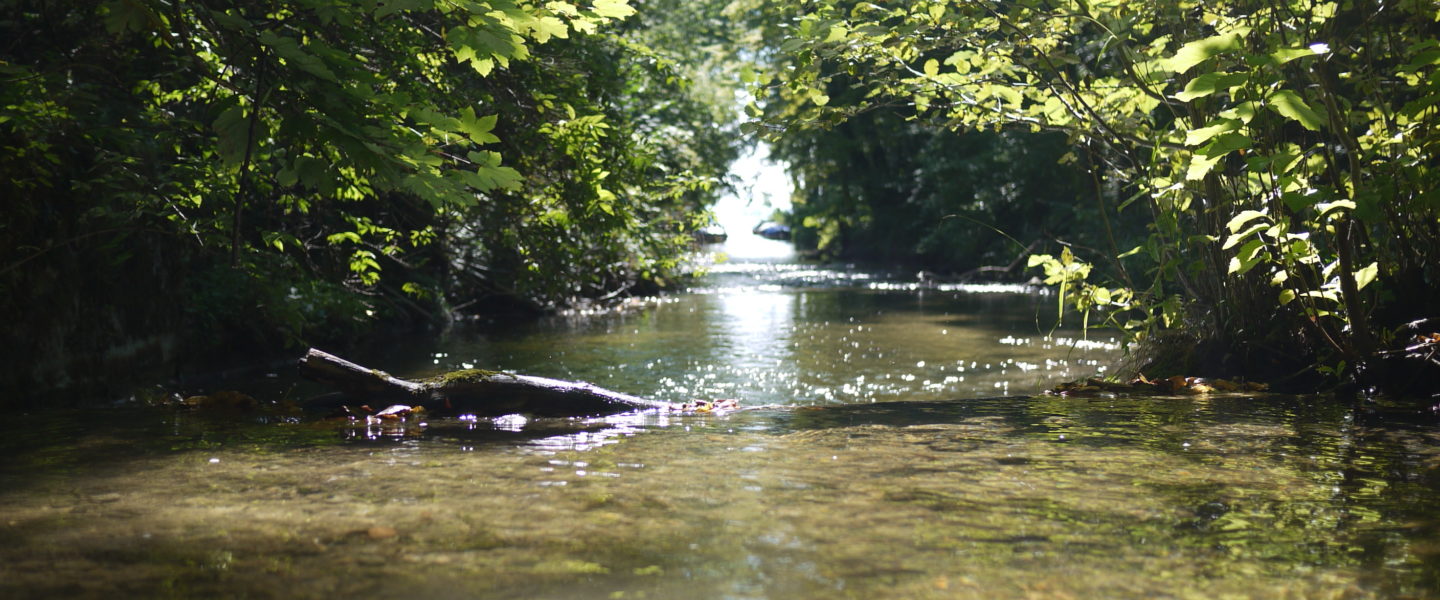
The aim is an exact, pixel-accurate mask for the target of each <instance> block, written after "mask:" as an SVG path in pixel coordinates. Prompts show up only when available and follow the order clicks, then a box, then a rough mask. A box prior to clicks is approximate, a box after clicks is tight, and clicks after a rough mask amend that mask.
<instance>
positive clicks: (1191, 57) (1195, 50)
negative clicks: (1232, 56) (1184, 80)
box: [1165, 33, 1240, 73]
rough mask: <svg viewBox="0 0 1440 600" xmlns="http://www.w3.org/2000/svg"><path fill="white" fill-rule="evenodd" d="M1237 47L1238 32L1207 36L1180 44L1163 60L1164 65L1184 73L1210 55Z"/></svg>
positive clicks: (1238, 45) (1238, 40)
mask: <svg viewBox="0 0 1440 600" xmlns="http://www.w3.org/2000/svg"><path fill="white" fill-rule="evenodd" d="M1239 49H1240V34H1238V33H1227V34H1224V35H1217V36H1213V37H1208V38H1205V39H1203V40H1195V41H1193V42H1190V43H1188V44H1185V45H1184V46H1181V47H1180V50H1179V51H1177V52H1176V53H1175V56H1172V57H1170V59H1169V60H1167V61H1165V66H1166V67H1167V68H1169V69H1170V70H1171V71H1174V72H1176V73H1184V72H1186V71H1189V70H1190V68H1191V67H1193V66H1195V65H1198V64H1200V63H1202V62H1204V61H1205V60H1206V59H1208V58H1210V57H1212V56H1216V55H1219V54H1222V53H1225V52H1231V51H1234V50H1239Z"/></svg>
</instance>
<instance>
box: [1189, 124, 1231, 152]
mask: <svg viewBox="0 0 1440 600" xmlns="http://www.w3.org/2000/svg"><path fill="white" fill-rule="evenodd" d="M1239 128H1240V122H1239V121H1236V120H1234V119H1217V120H1215V121H1213V124H1211V125H1207V126H1205V127H1200V128H1197V129H1191V130H1190V131H1187V132H1185V145H1187V146H1198V145H1200V144H1203V143H1205V142H1207V141H1210V138H1213V137H1215V136H1217V135H1220V134H1222V133H1225V132H1228V131H1235V130H1236V129H1239Z"/></svg>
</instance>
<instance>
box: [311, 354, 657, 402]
mask: <svg viewBox="0 0 1440 600" xmlns="http://www.w3.org/2000/svg"><path fill="white" fill-rule="evenodd" d="M300 374H301V375H303V376H305V377H306V378H309V379H312V380H315V381H317V382H320V383H324V384H326V385H330V386H332V387H334V388H336V389H338V390H340V391H341V392H343V393H344V395H345V396H346V397H347V398H346V400H351V401H357V402H392V403H405V404H412V405H417V406H423V407H425V409H426V410H427V411H431V412H437V413H441V414H445V413H451V414H475V415H478V416H500V415H506V414H514V413H522V414H530V415H535V416H541V417H579V416H595V415H605V414H615V413H622V412H629V411H635V410H644V409H670V408H672V407H671V405H670V404H669V403H668V402H659V401H655V400H647V399H645V398H640V397H637V396H631V395H629V394H622V393H620V392H614V391H610V390H607V389H604V388H601V387H597V386H595V385H591V384H589V383H581V382H574V381H562V380H559V379H547V378H545V377H532V376H529V375H515V374H511V373H501V372H496V371H485V370H480V369H467V370H464V371H454V372H450V373H446V374H444V375H441V376H438V377H434V378H431V379H427V380H424V381H411V380H408V379H401V378H398V377H395V376H392V375H390V374H389V373H386V372H384V371H380V370H378V369H371V368H369V367H364V366H361V365H357V364H355V363H353V362H350V361H348V360H345V359H343V358H340V357H338V356H335V355H333V354H330V353H327V352H322V351H320V350H316V349H314V348H311V349H310V350H309V351H308V352H306V353H305V357H304V358H301V359H300Z"/></svg>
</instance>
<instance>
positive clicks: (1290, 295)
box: [1280, 289, 1295, 306]
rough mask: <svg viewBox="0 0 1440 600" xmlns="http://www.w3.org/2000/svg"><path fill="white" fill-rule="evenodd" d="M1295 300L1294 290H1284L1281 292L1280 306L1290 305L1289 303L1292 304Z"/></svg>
mask: <svg viewBox="0 0 1440 600" xmlns="http://www.w3.org/2000/svg"><path fill="white" fill-rule="evenodd" d="M1294 300H1295V290H1292V289H1283V290H1280V306H1285V305H1286V304H1289V303H1291V302H1292V301H1294Z"/></svg>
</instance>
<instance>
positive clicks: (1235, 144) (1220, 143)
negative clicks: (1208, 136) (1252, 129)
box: [1197, 132, 1253, 157]
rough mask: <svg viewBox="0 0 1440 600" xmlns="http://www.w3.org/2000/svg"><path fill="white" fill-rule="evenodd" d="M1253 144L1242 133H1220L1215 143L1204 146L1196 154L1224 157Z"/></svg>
mask: <svg viewBox="0 0 1440 600" xmlns="http://www.w3.org/2000/svg"><path fill="white" fill-rule="evenodd" d="M1252 143H1253V142H1252V141H1251V140H1250V136H1248V135H1245V134H1243V133H1233V132H1232V133H1222V134H1220V136H1219V137H1217V138H1215V141H1213V142H1210V143H1209V144H1206V145H1205V147H1203V148H1201V149H1200V150H1198V151H1197V152H1198V153H1199V154H1202V155H1205V156H1209V157H1219V156H1225V155H1226V154H1229V153H1231V152H1234V151H1236V150H1240V149H1243V148H1249V147H1250V145H1251V144H1252Z"/></svg>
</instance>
